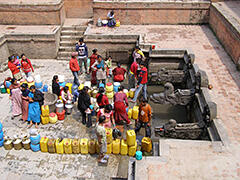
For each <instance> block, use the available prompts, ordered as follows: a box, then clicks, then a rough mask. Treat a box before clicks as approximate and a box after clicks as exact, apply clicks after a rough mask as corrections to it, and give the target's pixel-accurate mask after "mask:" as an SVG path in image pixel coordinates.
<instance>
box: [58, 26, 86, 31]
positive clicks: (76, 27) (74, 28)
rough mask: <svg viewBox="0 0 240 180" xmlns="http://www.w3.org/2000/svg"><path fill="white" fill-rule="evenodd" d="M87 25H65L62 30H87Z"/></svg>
mask: <svg viewBox="0 0 240 180" xmlns="http://www.w3.org/2000/svg"><path fill="white" fill-rule="evenodd" d="M86 29H87V26H63V27H62V31H69V30H73V31H75V30H77V31H85V30H86Z"/></svg>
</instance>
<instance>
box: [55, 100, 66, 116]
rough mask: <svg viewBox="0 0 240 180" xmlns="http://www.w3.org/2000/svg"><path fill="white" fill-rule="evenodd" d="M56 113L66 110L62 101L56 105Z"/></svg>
mask: <svg viewBox="0 0 240 180" xmlns="http://www.w3.org/2000/svg"><path fill="white" fill-rule="evenodd" d="M55 106H56V112H58V113H61V112H62V111H63V109H64V105H63V103H62V101H61V100H58V101H57V103H56V105H55Z"/></svg>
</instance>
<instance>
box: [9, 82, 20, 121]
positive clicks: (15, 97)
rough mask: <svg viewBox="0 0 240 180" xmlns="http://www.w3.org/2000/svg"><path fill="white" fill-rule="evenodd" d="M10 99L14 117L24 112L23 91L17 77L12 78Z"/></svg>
mask: <svg viewBox="0 0 240 180" xmlns="http://www.w3.org/2000/svg"><path fill="white" fill-rule="evenodd" d="M11 83H12V84H11V86H10V87H9V89H10V99H11V101H12V119H14V117H16V116H19V115H21V114H22V92H21V90H20V84H18V83H17V80H16V79H15V78H12V80H11Z"/></svg>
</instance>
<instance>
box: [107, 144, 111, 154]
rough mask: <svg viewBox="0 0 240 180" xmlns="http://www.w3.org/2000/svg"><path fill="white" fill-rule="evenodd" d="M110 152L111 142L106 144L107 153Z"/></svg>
mask: <svg viewBox="0 0 240 180" xmlns="http://www.w3.org/2000/svg"><path fill="white" fill-rule="evenodd" d="M111 153H112V143H109V144H107V154H111Z"/></svg>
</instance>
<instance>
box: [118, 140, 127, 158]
mask: <svg viewBox="0 0 240 180" xmlns="http://www.w3.org/2000/svg"><path fill="white" fill-rule="evenodd" d="M120 154H121V155H127V154H128V145H127V141H126V140H124V139H122V140H121V151H120Z"/></svg>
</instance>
